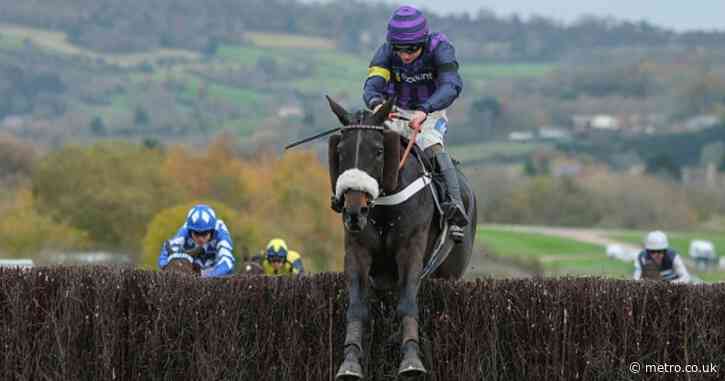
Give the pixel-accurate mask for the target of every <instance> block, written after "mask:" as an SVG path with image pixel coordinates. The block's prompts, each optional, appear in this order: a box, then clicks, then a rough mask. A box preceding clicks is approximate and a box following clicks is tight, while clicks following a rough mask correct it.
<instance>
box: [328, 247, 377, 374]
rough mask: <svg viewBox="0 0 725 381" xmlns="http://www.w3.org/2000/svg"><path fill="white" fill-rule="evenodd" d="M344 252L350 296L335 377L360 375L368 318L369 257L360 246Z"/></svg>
mask: <svg viewBox="0 0 725 381" xmlns="http://www.w3.org/2000/svg"><path fill="white" fill-rule="evenodd" d="M347 246H352V245H348V242H346V251H347V253H346V254H345V278H346V281H347V290H348V296H349V303H350V304H349V306H348V308H347V328H346V334H345V360H344V361H343V363H342V365H340V368H339V369H338V371H337V375H336V376H335V379H336V380H358V379H362V378H363V371H362V367H361V366H360V359H361V358H362V356H363V346H362V337H363V325H364V324H365V323H366V322H367V321H368V319H369V313H370V311H369V307H368V300H367V299H368V292H369V291H368V290H369V280H368V274H369V272H370V258H369V256H368V255H367V253H365V252H364V250H363V249H362V248H359V247H347Z"/></svg>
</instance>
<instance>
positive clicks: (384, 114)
mask: <svg viewBox="0 0 725 381" xmlns="http://www.w3.org/2000/svg"><path fill="white" fill-rule="evenodd" d="M393 105H395V97H392V98H390V99H388V100H387V101H386V102H385V103H383V105H382V106H381V107H380V108H379V109H378V111H376V112H375V113H374V114H373V115H371V116H370V119H369V123H370V124H371V125H373V126H382V125H383V123H385V121H386V120H387V119H388V117H389V116H390V112H391V111H393Z"/></svg>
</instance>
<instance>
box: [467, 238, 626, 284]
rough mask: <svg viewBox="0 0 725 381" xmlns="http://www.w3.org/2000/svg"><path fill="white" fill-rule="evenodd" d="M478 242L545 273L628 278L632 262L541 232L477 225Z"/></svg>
mask: <svg viewBox="0 0 725 381" xmlns="http://www.w3.org/2000/svg"><path fill="white" fill-rule="evenodd" d="M477 240H478V243H479V244H483V245H484V246H485V247H486V248H488V249H489V250H490V251H491V255H494V256H498V257H503V258H508V259H510V260H512V261H514V262H516V263H522V264H528V265H529V266H533V267H535V268H538V269H539V270H542V271H543V272H544V275H547V276H563V275H588V276H606V277H612V278H620V279H628V278H629V277H631V274H632V271H634V267H633V265H632V264H629V263H625V262H622V261H618V260H612V259H609V258H607V256H606V254H605V248H604V247H603V246H600V245H594V244H590V243H587V242H580V241H576V240H572V239H566V238H561V237H555V236H550V235H544V234H535V233H524V232H515V231H510V230H506V229H497V228H481V229H479V230H478V239H477Z"/></svg>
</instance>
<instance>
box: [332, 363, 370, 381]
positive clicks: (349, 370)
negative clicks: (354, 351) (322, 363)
mask: <svg viewBox="0 0 725 381" xmlns="http://www.w3.org/2000/svg"><path fill="white" fill-rule="evenodd" d="M362 378H363V372H362V368H361V367H360V363H357V362H354V361H345V362H343V363H342V365H340V369H338V370H337V374H336V375H335V380H336V381H355V380H362Z"/></svg>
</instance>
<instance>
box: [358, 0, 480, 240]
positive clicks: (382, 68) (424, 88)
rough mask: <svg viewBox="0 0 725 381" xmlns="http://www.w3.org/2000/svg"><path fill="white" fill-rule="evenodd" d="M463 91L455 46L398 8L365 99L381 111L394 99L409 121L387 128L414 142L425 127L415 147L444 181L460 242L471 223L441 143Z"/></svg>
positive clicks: (446, 206) (408, 9) (410, 10)
mask: <svg viewBox="0 0 725 381" xmlns="http://www.w3.org/2000/svg"><path fill="white" fill-rule="evenodd" d="M462 89H463V81H462V80H461V77H460V75H459V74H458V61H457V60H456V55H455V49H454V48H453V44H451V42H450V41H449V40H448V39H447V38H446V36H445V35H443V34H442V33H430V32H429V29H428V23H427V21H426V18H425V16H424V15H423V13H421V12H420V11H419V10H418V9H417V8H415V7H413V6H410V5H403V6H401V7H400V8H398V9H397V10H396V11H395V12H394V13H393V15H392V17H391V18H390V20H389V22H388V32H387V42H385V43H384V44H383V45H382V46H381V47H380V48H379V49H378V50H377V52H376V53H375V56H374V57H373V59H372V61H371V62H370V67H369V68H368V77H367V79H366V80H365V85H364V87H363V92H364V94H363V100H364V101H365V104H366V105H367V106H368V107H369V108H370V109H372V110H373V111H377V109H378V108H379V107H380V106H381V105H382V104H383V102H384V101H385V100H386V99H387V98H391V97H392V96H395V97H396V99H397V102H396V105H395V106H396V107H395V110H394V111H395V113H396V114H397V115H399V116H402V117H405V118H407V119H409V120H410V121H409V122H408V121H405V120H404V119H394V120H390V121H388V122H387V123H386V126H387V127H389V128H390V129H392V130H394V131H396V132H398V133H399V134H401V135H403V136H405V137H407V138H411V136H412V133H413V130H412V127H413V126H416V125H419V124H420V125H421V130H420V133H419V134H418V136H417V138H416V144H418V146H419V147H420V148H421V149H423V150H424V153H425V155H426V157H428V158H430V159H431V161H433V160H432V159H433V158H435V160H434V162H435V164H436V165H437V167H438V171H439V172H440V174H441V175H442V177H443V179H444V180H445V183H446V190H447V197H446V200H445V202H444V203H443V205H442V206H443V211H444V213H445V215H446V219H447V220H448V221H449V223H450V231H451V236H452V238H453V239H454V240H456V241H461V240H462V239H463V235H464V232H463V227H464V226H466V225H467V224H468V223H469V221H468V216H467V215H466V211H465V210H464V207H463V202H462V200H461V191H460V186H459V183H458V175H457V173H456V169H455V167H454V166H453V162H452V160H451V158H450V156H448V153H447V152H446V151H445V148H444V142H443V138H444V136H445V134H446V131H447V129H448V118H447V116H446V108H448V107H449V106H450V105H451V104H452V103H453V101H455V100H456V98H458V95H459V94H460V93H461V90H462ZM409 127H411V128H409Z"/></svg>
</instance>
